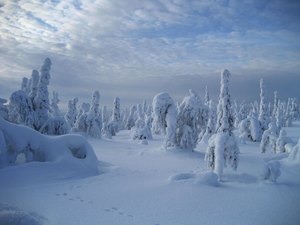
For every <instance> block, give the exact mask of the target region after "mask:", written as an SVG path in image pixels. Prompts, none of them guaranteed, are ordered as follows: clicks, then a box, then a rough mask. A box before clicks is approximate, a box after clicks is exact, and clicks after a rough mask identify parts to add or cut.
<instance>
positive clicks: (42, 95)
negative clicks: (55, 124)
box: [32, 58, 52, 130]
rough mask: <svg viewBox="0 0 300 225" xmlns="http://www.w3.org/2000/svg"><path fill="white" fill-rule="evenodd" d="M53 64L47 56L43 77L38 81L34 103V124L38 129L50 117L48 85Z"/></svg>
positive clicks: (42, 69) (43, 67)
mask: <svg viewBox="0 0 300 225" xmlns="http://www.w3.org/2000/svg"><path fill="white" fill-rule="evenodd" d="M51 64H52V63H51V60H50V59H49V58H46V59H45V61H44V64H43V66H42V68H41V77H40V80H39V83H38V89H37V93H36V96H35V97H34V102H33V103H34V104H33V105H34V114H35V115H34V124H33V126H34V128H35V129H36V130H39V129H40V128H41V127H42V126H44V124H45V123H46V122H47V121H48V119H49V109H50V102H49V92H48V85H49V83H50V69H51ZM33 82H34V81H33ZM32 85H33V84H32ZM32 87H33V86H32ZM32 90H33V89H32Z"/></svg>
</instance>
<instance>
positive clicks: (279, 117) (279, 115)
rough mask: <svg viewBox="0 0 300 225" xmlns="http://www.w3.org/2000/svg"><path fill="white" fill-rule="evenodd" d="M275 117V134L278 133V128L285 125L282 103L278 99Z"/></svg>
mask: <svg viewBox="0 0 300 225" xmlns="http://www.w3.org/2000/svg"><path fill="white" fill-rule="evenodd" d="M275 118H276V126H277V134H278V132H279V131H280V129H281V128H282V127H283V126H284V125H285V123H284V105H283V104H282V103H281V102H280V101H278V105H277V109H276V113H275Z"/></svg>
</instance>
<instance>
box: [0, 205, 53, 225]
mask: <svg viewBox="0 0 300 225" xmlns="http://www.w3.org/2000/svg"><path fill="white" fill-rule="evenodd" d="M47 224H49V223H48V222H47V220H46V219H45V218H44V217H42V216H39V215H37V214H36V213H30V212H26V211H23V210H20V209H18V208H16V207H12V206H9V205H6V204H0V225H47Z"/></svg>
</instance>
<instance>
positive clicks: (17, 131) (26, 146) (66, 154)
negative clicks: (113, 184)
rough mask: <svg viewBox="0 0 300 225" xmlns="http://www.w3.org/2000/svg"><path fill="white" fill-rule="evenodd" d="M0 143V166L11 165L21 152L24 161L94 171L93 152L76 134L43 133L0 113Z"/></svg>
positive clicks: (94, 159)
mask: <svg viewBox="0 0 300 225" xmlns="http://www.w3.org/2000/svg"><path fill="white" fill-rule="evenodd" d="M20 137H22V138H20ZM0 143H1V146H0V147H1V151H0V167H5V166H8V165H14V164H15V163H16V159H17V156H18V155H19V154H24V155H25V160H26V162H31V161H39V162H61V163H64V164H73V165H74V166H78V167H81V168H82V169H84V170H86V171H90V172H91V173H93V174H96V173H98V168H97V164H98V160H97V158H96V155H95V153H94V151H93V149H92V147H91V146H90V144H89V143H88V142H87V141H86V140H85V138H83V137H82V136H80V135H75V134H73V135H61V136H46V135H43V134H41V133H39V132H37V131H35V130H33V129H31V128H29V127H26V126H23V125H18V124H13V123H10V122H8V121H5V120H4V119H3V118H2V117H1V116H0Z"/></svg>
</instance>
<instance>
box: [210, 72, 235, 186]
mask: <svg viewBox="0 0 300 225" xmlns="http://www.w3.org/2000/svg"><path fill="white" fill-rule="evenodd" d="M229 78H230V72H229V71H228V70H224V71H223V72H222V73H221V87H220V96H219V104H218V119H217V127H216V128H217V133H216V134H214V135H213V136H212V137H211V138H210V139H209V141H208V147H207V150H206V155H205V159H206V161H207V162H208V166H209V168H211V169H212V170H214V171H215V173H216V174H217V175H218V176H219V179H220V180H221V179H222V175H223V170H224V167H226V166H228V165H229V166H231V168H232V169H234V170H236V169H237V167H238V162H239V153H240V151H239V147H238V145H237V141H236V138H235V136H234V133H233V129H234V120H233V115H232V109H231V98H230V94H229Z"/></svg>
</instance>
